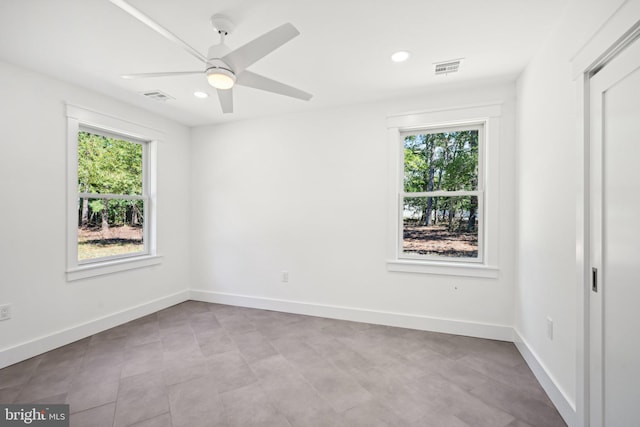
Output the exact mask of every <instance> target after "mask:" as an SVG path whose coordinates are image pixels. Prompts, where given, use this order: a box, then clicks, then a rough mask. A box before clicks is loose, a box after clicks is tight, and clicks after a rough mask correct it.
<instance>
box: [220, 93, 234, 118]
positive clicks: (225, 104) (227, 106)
mask: <svg viewBox="0 0 640 427" xmlns="http://www.w3.org/2000/svg"><path fill="white" fill-rule="evenodd" d="M217 91H218V99H219V100H220V106H221V107H222V112H223V113H224V114H227V113H233V89H225V90H222V89H217Z"/></svg>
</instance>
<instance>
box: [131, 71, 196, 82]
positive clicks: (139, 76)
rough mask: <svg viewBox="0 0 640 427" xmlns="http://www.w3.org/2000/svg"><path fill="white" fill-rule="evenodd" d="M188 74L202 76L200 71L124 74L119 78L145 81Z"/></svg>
mask: <svg viewBox="0 0 640 427" xmlns="http://www.w3.org/2000/svg"><path fill="white" fill-rule="evenodd" d="M190 74H202V71H168V72H166V73H138V74H124V75H122V76H120V77H122V78H123V79H127V80H132V79H146V78H148V77H170V76H187V75H190Z"/></svg>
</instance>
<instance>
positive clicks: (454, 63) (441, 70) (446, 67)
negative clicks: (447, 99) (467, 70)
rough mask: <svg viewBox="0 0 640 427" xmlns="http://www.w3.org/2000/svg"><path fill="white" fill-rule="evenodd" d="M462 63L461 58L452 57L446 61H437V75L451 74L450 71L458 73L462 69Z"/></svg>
mask: <svg viewBox="0 0 640 427" xmlns="http://www.w3.org/2000/svg"><path fill="white" fill-rule="evenodd" d="M461 63H462V58H461V59H452V60H450V61H445V62H436V63H434V64H433V65H434V67H435V73H436V76H438V75H440V74H449V73H457V72H458V70H459V69H460V64H461Z"/></svg>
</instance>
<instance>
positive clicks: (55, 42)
mask: <svg viewBox="0 0 640 427" xmlns="http://www.w3.org/2000/svg"><path fill="white" fill-rule="evenodd" d="M130 3H131V4H132V5H133V6H135V7H137V8H139V9H140V10H142V11H143V12H144V13H146V14H147V15H149V16H151V17H152V18H153V19H155V20H156V21H157V22H159V23H160V24H161V25H163V26H164V27H166V28H167V29H169V30H170V31H171V32H173V33H174V34H176V35H178V36H179V37H180V38H182V39H183V40H184V41H186V42H187V43H188V44H190V45H191V46H193V47H194V48H196V49H197V50H198V51H200V52H202V53H203V54H206V51H207V49H208V47H209V46H210V45H211V44H214V43H217V42H218V40H219V39H218V35H217V34H216V33H215V32H214V30H213V29H212V27H211V25H210V22H209V19H210V17H211V15H213V14H214V13H226V14H227V15H229V16H230V17H231V18H232V19H233V20H234V22H235V24H236V28H235V30H234V32H233V33H232V34H230V35H229V36H228V37H227V45H228V46H229V47H230V48H231V49H234V48H236V47H239V46H241V45H243V44H244V43H246V42H248V41H251V40H252V39H254V38H255V37H258V36H259V35H261V34H263V33H265V32H267V31H269V30H271V29H273V28H275V27H277V26H279V25H281V24H283V23H285V22H291V23H292V24H293V25H295V26H296V27H297V28H298V30H299V31H300V33H301V35H300V36H298V37H296V38H294V39H293V40H292V41H290V42H288V43H287V44H285V45H284V46H282V47H281V48H279V49H277V50H276V51H274V52H273V53H271V54H270V55H268V56H267V57H265V58H263V59H261V60H260V61H258V62H257V63H256V64H254V65H252V66H251V67H250V70H251V71H255V72H257V73H260V74H263V75H265V76H267V77H270V78H273V79H275V80H278V81H281V82H283V83H287V84H289V85H292V86H295V87H298V88H300V89H302V90H305V91H307V92H311V93H313V94H314V98H313V99H312V100H311V101H309V102H305V101H300V100H297V99H293V98H287V97H283V96H280V95H276V94H271V93H268V92H263V91H258V90H255V89H251V88H246V87H236V88H234V92H235V93H234V95H235V102H234V104H235V105H234V108H235V112H234V113H233V114H227V115H224V116H223V114H222V112H221V110H220V106H219V104H218V99H217V97H216V93H215V90H213V88H211V87H209V86H208V85H207V83H206V80H205V78H204V76H201V75H195V76H180V77H162V78H154V79H144V80H124V79H121V78H120V77H119V76H120V75H121V74H131V73H144V72H159V71H184V70H199V69H202V68H203V66H202V64H201V63H200V62H199V61H198V60H196V59H195V58H193V57H192V56H191V55H189V54H188V53H186V52H185V51H184V50H182V49H181V48H180V47H177V46H176V45H174V44H172V43H171V42H169V41H168V40H166V39H165V38H163V37H162V36H160V35H159V34H157V33H155V32H154V31H152V30H151V29H149V28H148V27H146V26H145V25H143V24H142V23H140V22H139V21H137V20H135V19H134V18H132V17H131V16H129V15H128V14H126V13H125V12H123V11H122V10H121V9H119V8H118V7H116V6H115V5H113V4H112V3H111V2H110V1H109V0H55V1H54V0H0V60H3V61H6V62H10V63H14V64H17V65H20V66H24V67H26V68H30V69H33V70H37V71H39V72H42V73H45V74H48V75H51V76H54V77H57V78H59V79H62V80H66V81H70V82H73V83H75V84H77V85H80V86H84V87H87V88H91V89H94V90H96V91H99V92H102V93H105V94H108V95H110V96H113V97H115V98H118V99H121V100H123V101H126V102H129V103H131V104H134V105H137V106H139V107H142V108H145V109H148V110H151V111H154V112H156V113H158V114H161V115H163V116H166V117H170V118H172V119H174V120H176V121H178V122H181V123H184V124H186V125H189V126H195V125H203V124H210V123H219V122H223V121H227V120H235V119H246V118H253V117H259V116H265V115H270V114H277V113H283V112H295V111H305V110H309V109H316V108H326V107H330V106H334V105H343V104H352V103H358V102H366V101H373V100H380V99H386V98H392V97H397V96H402V95H406V94H412V93H416V92H420V91H426V90H428V89H429V88H430V87H432V86H433V85H439V84H443V83H455V82H462V81H469V80H476V79H485V78H493V77H505V78H515V76H517V74H518V73H519V72H520V71H521V70H522V69H523V68H524V66H525V65H526V63H527V62H528V60H529V59H530V58H531V57H532V56H533V54H535V52H536V50H537V47H538V46H539V45H540V44H541V43H542V42H543V40H544V39H545V38H546V36H547V34H548V33H549V31H550V30H551V29H552V28H553V26H554V25H555V23H556V22H557V21H558V20H559V17H560V14H561V13H562V10H563V8H564V6H565V4H566V3H567V1H566V0H482V1H479V0H446V1H445V0H130ZM396 50H408V51H410V52H411V53H412V56H411V58H410V59H409V61H407V62H405V63H401V64H397V63H392V62H391V61H390V59H389V56H390V55H391V53H393V52H394V51H396ZM461 57H464V58H465V61H464V63H463V64H462V68H461V71H460V72H459V73H458V74H457V75H448V76H434V75H433V65H432V64H433V63H434V62H439V61H444V60H448V59H454V58H461ZM151 89H158V90H161V91H163V92H165V93H167V94H168V95H170V96H172V97H173V98H175V100H171V101H167V102H166V103H159V102H157V101H153V100H150V99H146V98H144V97H143V96H142V95H140V94H138V92H140V91H147V90H151ZM196 90H200V91H205V92H208V93H209V94H210V95H211V96H210V97H209V98H208V99H205V100H201V99H197V98H195V97H194V96H193V92H194V91H196Z"/></svg>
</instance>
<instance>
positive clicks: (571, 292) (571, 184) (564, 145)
mask: <svg viewBox="0 0 640 427" xmlns="http://www.w3.org/2000/svg"><path fill="white" fill-rule="evenodd" d="M622 2H623V1H622V0H607V1H603V0H580V1H577V0H575V1H572V2H571V4H570V6H569V8H568V10H567V12H566V14H565V17H564V18H563V20H562V22H561V23H560V25H559V27H558V29H557V30H556V31H555V32H554V33H553V34H551V35H550V37H549V39H548V40H547V41H546V42H545V43H544V45H543V46H542V47H541V49H540V51H539V53H538V54H537V55H536V57H535V58H534V59H533V60H532V61H531V63H530V64H529V65H528V66H527V68H526V70H525V71H524V72H523V73H522V75H521V76H520V78H519V79H518V82H517V97H518V105H517V111H518V126H517V128H518V133H517V135H518V137H517V140H518V159H519V160H518V181H519V185H518V191H517V194H518V219H519V224H518V248H517V250H518V275H517V281H516V283H517V284H518V287H517V290H516V316H515V319H516V320H515V328H516V330H517V332H518V333H519V334H520V336H521V338H522V339H523V340H524V342H525V343H526V344H527V345H528V347H529V349H530V350H531V351H532V352H533V353H534V354H535V355H536V356H537V358H538V361H539V362H540V363H541V365H542V366H543V367H544V368H545V369H546V371H547V374H548V375H549V376H550V377H551V379H552V380H553V381H554V382H555V385H556V387H558V388H559V389H560V391H561V392H562V393H564V397H565V399H566V400H567V401H568V403H569V404H570V405H574V404H575V402H576V397H577V389H576V384H577V380H578V378H577V371H576V351H577V338H576V337H577V328H578V327H582V325H581V324H580V323H579V322H578V321H577V320H578V319H577V318H578V314H579V311H580V310H579V309H578V307H577V301H578V296H579V295H578V282H577V279H576V243H577V241H576V225H577V223H576V203H577V195H578V192H579V190H580V188H581V184H580V182H579V176H578V173H579V168H578V162H579V154H580V150H579V145H578V144H579V141H578V135H579V128H578V126H579V125H578V123H579V118H580V114H581V111H580V108H579V107H580V106H579V99H578V84H579V83H578V82H577V81H573V80H572V74H571V73H572V68H571V59H572V58H573V57H574V55H575V54H576V53H577V52H578V50H579V49H580V48H581V47H582V46H583V45H584V44H585V43H586V42H587V41H588V40H589V38H590V37H591V36H592V35H593V34H594V33H595V31H596V30H597V29H598V28H599V27H600V26H601V25H602V24H603V23H604V22H605V20H606V19H607V17H609V16H610V15H611V14H612V13H613V12H614V11H615V10H616V9H617V7H618V6H619V5H620V4H621V3H622ZM547 317H551V318H552V319H553V322H554V338H553V340H549V339H548V338H547V335H546V318H547Z"/></svg>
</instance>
